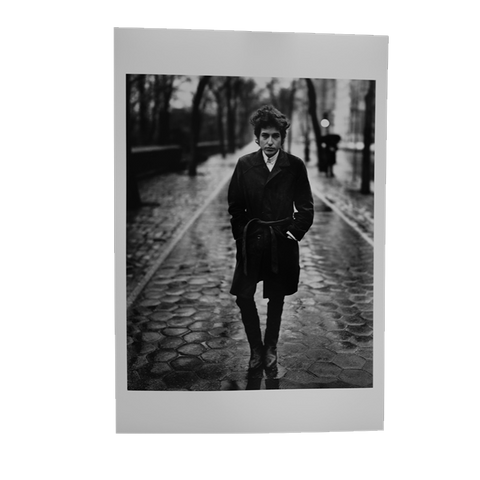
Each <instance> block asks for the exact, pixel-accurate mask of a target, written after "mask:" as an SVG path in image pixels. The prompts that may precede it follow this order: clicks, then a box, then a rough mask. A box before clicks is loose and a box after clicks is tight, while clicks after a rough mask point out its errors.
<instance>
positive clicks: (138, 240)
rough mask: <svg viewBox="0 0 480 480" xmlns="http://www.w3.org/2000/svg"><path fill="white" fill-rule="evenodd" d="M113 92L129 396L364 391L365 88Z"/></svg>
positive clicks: (249, 85)
mask: <svg viewBox="0 0 480 480" xmlns="http://www.w3.org/2000/svg"><path fill="white" fill-rule="evenodd" d="M126 85H127V105H128V110H127V129H128V130H127V172H128V174H127V297H128V314H127V335H128V336H127V346H128V388H129V389H131V390H171V389H173V390H190V391H195V390H245V389H258V390H261V389H287V388H289V389H301V388H368V387H371V386H372V383H373V376H372V369H373V364H372V359H373V330H374V329H373V226H374V211H373V206H374V185H375V182H374V171H375V168H374V167H375V154H374V147H375V141H374V131H375V115H374V113H375V81H372V80H355V79H354V80H339V79H310V78H307V79H302V78H276V77H272V78H251V77H229V76H226V77H219V76H195V75H148V74H142V75H138V74H137V75H127V79H126ZM258 112H260V113H258ZM255 115H257V116H259V118H258V122H259V125H258V126H256V125H255V124H254V125H252V122H253V123H255V121H257V119H256V118H255ZM252 118H253V120H252ZM282 121H283V122H284V125H282V123H281V122H282ZM255 128H256V129H257V130H258V131H255ZM282 128H284V129H285V131H283V130H282ZM270 129H273V132H274V133H277V134H278V140H275V138H274V137H272V136H270V137H269V138H268V139H267V140H266V143H263V140H262V135H265V132H268V133H270ZM262 152H267V154H268V155H270V153H272V155H270V156H272V157H273V156H274V155H275V154H276V155H275V157H276V162H275V164H274V165H273V166H272V168H271V170H269V168H268V163H266V162H265V161H264V159H263V155H262ZM267 154H265V158H266V159H267V162H268V159H269V157H268V156H267ZM240 158H242V162H240V165H239V166H237V163H238V162H239V159H240ZM300 162H301V163H300ZM243 163H246V166H243ZM296 163H298V164H299V166H300V167H301V168H300V167H299V166H297V165H296ZM241 168H243V170H240V169H241ZM234 172H235V174H234ZM302 175H304V177H305V178H303V176H302ZM237 210H238V211H237ZM294 211H295V213H294ZM255 219H257V220H255ZM249 222H252V223H251V224H250V225H249V229H247V231H246V233H245V232H244V230H245V227H246V225H247V223H249ZM289 229H290V230H292V232H293V233H294V234H295V235H293V234H292V237H294V238H289V237H287V236H286V232H288V231H289ZM259 236H261V237H262V238H261V239H260V242H262V245H257V243H259V239H258V238H257V237H259ZM243 247H245V248H246V249H247V255H246V258H245V259H244V258H243V257H242V252H241V249H242V248H243ZM275 247H276V251H275ZM165 252H168V255H166V254H165ZM272 255H273V257H274V258H273V262H275V263H276V267H277V268H276V271H275V272H274V271H272V270H273V268H272ZM247 259H248V262H249V263H250V265H249V271H247V275H245V273H244V272H243V271H242V270H243V267H244V263H245V261H246V260H247ZM234 277H235V280H234ZM252 357H253V358H252Z"/></svg>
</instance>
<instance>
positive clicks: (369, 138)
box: [360, 80, 375, 195]
mask: <svg viewBox="0 0 480 480" xmlns="http://www.w3.org/2000/svg"><path fill="white" fill-rule="evenodd" d="M374 110H375V81H374V80H370V81H369V82H368V91H367V94H366V95H365V124H364V127H363V152H362V183H361V187H360V192H361V193H363V194H365V195H367V194H369V193H371V192H370V179H371V167H370V165H371V160H370V155H371V153H370V147H371V145H372V143H373V118H374Z"/></svg>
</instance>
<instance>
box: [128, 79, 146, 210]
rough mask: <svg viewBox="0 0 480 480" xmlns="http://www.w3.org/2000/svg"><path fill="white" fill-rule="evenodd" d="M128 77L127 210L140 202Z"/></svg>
mask: <svg viewBox="0 0 480 480" xmlns="http://www.w3.org/2000/svg"><path fill="white" fill-rule="evenodd" d="M131 83H132V82H131V81H130V76H127V89H126V90H127V111H126V114H127V135H126V136H127V179H126V183H127V209H131V208H138V207H139V206H140V205H141V204H142V201H141V199H140V192H139V191H138V184H137V177H136V174H135V168H134V165H133V161H132V140H131V138H132V118H131V112H130V89H131Z"/></svg>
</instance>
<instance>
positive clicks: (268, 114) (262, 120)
mask: <svg viewBox="0 0 480 480" xmlns="http://www.w3.org/2000/svg"><path fill="white" fill-rule="evenodd" d="M250 123H251V125H253V132H254V133H255V136H256V137H258V136H259V135H260V131H261V130H262V128H270V127H273V128H276V129H277V130H278V131H279V132H280V136H281V137H282V143H283V141H284V140H285V137H286V136H287V130H288V128H289V127H290V122H289V121H288V120H287V117H286V116H285V115H284V114H283V113H282V112H280V111H279V110H277V109H276V108H275V107H273V106H272V105H264V106H263V107H261V108H259V109H258V110H257V111H256V112H255V113H254V114H253V115H252V116H251V117H250Z"/></svg>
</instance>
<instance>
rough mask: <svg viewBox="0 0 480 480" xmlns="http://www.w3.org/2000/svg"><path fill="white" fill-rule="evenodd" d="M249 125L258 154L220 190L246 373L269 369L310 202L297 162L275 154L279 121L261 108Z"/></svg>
mask: <svg viewBox="0 0 480 480" xmlns="http://www.w3.org/2000/svg"><path fill="white" fill-rule="evenodd" d="M250 123H251V124H252V126H253V130H254V135H255V141H256V143H257V144H258V145H259V147H260V149H259V150H258V151H256V152H254V153H250V154H248V155H245V156H243V157H241V158H240V159H239V160H238V162H237V165H236V167H235V171H234V173H233V176H232V179H231V182H230V186H229V191H228V211H229V213H230V215H231V225H232V233H233V237H234V238H235V240H236V245H237V254H236V267H235V272H234V276H233V281H232V287H231V290H230V293H231V294H232V295H236V296H237V299H236V303H237V305H238V306H239V308H240V313H241V318H242V322H243V325H244V327H245V333H246V335H247V339H248V342H249V344H250V351H251V355H250V362H249V368H250V369H258V368H260V367H262V366H264V367H265V368H267V369H268V368H272V367H274V366H275V365H276V363H277V342H278V338H279V333H280V324H281V318H282V312H283V305H284V299H285V296H286V295H292V294H293V293H295V292H296V291H297V289H298V282H299V275H300V265H299V246H298V242H299V241H300V240H301V239H302V238H303V236H304V235H305V234H306V233H307V231H308V230H309V228H310V226H311V225H312V223H313V198H312V193H311V189H310V183H309V181H308V176H307V170H306V168H305V164H304V162H303V161H302V160H301V159H300V158H297V157H295V156H293V155H290V154H289V153H286V152H285V151H284V150H282V146H283V143H284V141H285V137H286V134H287V129H288V128H289V126H290V124H289V122H288V120H287V118H286V117H285V115H283V114H282V113H281V112H279V111H278V110H277V109H275V108H274V107H272V106H270V105H266V106H263V107H262V108H260V109H259V110H257V111H256V112H255V113H254V114H253V116H252V117H251V119H250ZM261 280H263V297H264V298H268V299H269V301H268V307H267V326H266V330H265V336H264V339H263V341H262V333H261V329H260V319H259V316H258V312H257V307H256V304H255V301H254V294H255V291H256V287H257V283H258V282H259V281H261Z"/></svg>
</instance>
